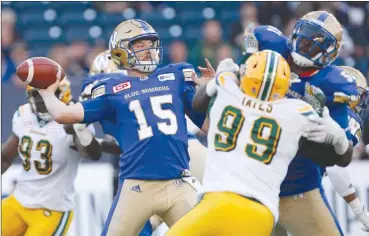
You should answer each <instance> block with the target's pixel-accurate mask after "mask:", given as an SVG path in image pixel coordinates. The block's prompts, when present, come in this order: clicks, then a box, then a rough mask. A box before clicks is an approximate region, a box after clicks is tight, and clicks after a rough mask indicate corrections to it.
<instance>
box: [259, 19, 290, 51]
mask: <svg viewBox="0 0 369 236" xmlns="http://www.w3.org/2000/svg"><path fill="white" fill-rule="evenodd" d="M254 35H255V37H256V39H257V40H258V44H259V50H260V51H262V50H265V49H269V50H273V51H276V52H279V53H281V54H282V51H284V50H285V48H286V40H287V38H286V37H285V36H284V35H283V34H282V32H281V31H280V30H279V29H277V28H275V27H274V26H270V25H262V26H258V27H256V28H255V30H254Z"/></svg>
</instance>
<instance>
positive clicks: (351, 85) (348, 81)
mask: <svg viewBox="0 0 369 236" xmlns="http://www.w3.org/2000/svg"><path fill="white" fill-rule="evenodd" d="M318 76H324V80H323V86H322V90H323V91H327V92H338V91H345V92H346V93H349V95H356V92H357V90H356V84H355V80H354V79H353V78H352V77H350V76H349V75H346V74H345V73H344V71H343V70H342V69H340V68H339V67H337V66H328V67H326V68H324V69H322V70H321V71H320V72H319V73H318Z"/></svg>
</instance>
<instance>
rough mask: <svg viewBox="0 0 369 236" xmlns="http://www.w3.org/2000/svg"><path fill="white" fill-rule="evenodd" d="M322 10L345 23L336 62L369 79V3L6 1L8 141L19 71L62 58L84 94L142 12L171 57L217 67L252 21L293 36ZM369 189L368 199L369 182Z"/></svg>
mask: <svg viewBox="0 0 369 236" xmlns="http://www.w3.org/2000/svg"><path fill="white" fill-rule="evenodd" d="M321 9H324V10H327V11H329V12H331V13H333V14H334V15H335V16H336V17H337V19H338V20H339V21H340V22H341V24H342V26H343V27H344V45H343V48H342V50H341V53H340V56H339V58H338V59H337V60H336V61H335V62H334V64H336V65H348V66H353V67H355V68H357V69H359V70H360V71H361V72H362V73H363V74H364V75H365V76H366V77H367V78H369V2H229V1H227V2H160V1H157V2H77V1H75V2H56V1H55V2H54V1H50V2H1V29H2V30H1V78H2V86H1V98H2V104H1V109H2V110H1V111H2V112H1V116H2V117H1V118H2V124H1V125H2V129H1V137H2V142H4V141H5V140H6V139H7V137H8V135H9V134H10V133H11V119H12V116H13V114H14V112H15V111H16V109H17V108H18V106H20V105H22V104H24V103H25V102H26V97H25V92H24V87H23V85H22V84H21V83H20V82H19V79H18V78H17V77H16V75H15V69H16V67H17V66H18V65H19V64H20V63H21V62H22V61H24V60H25V59H27V58H29V57H34V56H46V57H49V58H51V59H53V60H55V61H56V62H58V63H59V64H60V65H61V66H62V67H63V68H64V70H65V72H66V73H67V76H68V78H69V80H70V81H71V83H72V92H73V95H74V98H78V95H79V93H80V87H81V82H82V80H83V79H84V78H85V77H86V76H87V73H88V70H89V66H90V64H91V63H92V61H93V59H94V58H95V56H96V55H98V54H99V53H100V52H102V51H104V50H106V49H107V47H108V41H109V38H110V35H111V33H112V31H113V30H114V28H115V27H116V26H117V25H118V24H119V23H120V22H122V21H124V20H126V19H132V18H139V19H142V20H145V21H147V22H148V23H149V24H151V25H152V26H153V27H154V29H155V30H156V31H157V32H158V33H159V34H160V37H161V40H162V44H163V47H164V63H177V62H184V61H187V62H189V63H192V64H193V65H194V67H195V68H197V66H198V65H200V66H204V64H205V63H204V58H208V59H209V60H210V62H211V63H212V65H213V66H214V67H215V66H216V65H217V64H218V62H219V61H220V60H222V59H224V58H226V57H232V58H235V59H237V58H238V57H239V56H240V55H241V54H242V35H243V29H244V27H245V26H246V25H250V24H252V25H255V26H258V25H266V24H267V25H273V26H275V27H277V28H278V29H280V30H281V31H282V32H283V33H284V34H285V35H289V34H290V33H291V32H292V29H293V26H294V24H295V22H296V20H297V19H299V18H300V17H301V16H302V15H304V14H305V13H307V12H309V11H312V10H321ZM96 128H97V130H98V132H97V135H98V136H99V137H101V136H102V133H101V129H100V127H99V126H96ZM102 161H103V162H113V163H114V162H115V163H116V162H117V158H115V157H113V158H112V157H109V156H104V157H103V158H102ZM17 162H20V159H17ZM368 179H369V178H368ZM82 185H83V184H82ZM365 186H367V185H365ZM367 192H368V197H367V198H368V204H367V205H369V187H368V189H367ZM102 215H104V214H102ZM345 219H346V218H345ZM100 221H101V220H100ZM100 221H99V222H100ZM102 222H103V220H102ZM353 222H354V221H353ZM100 223H101V222H100ZM80 235H82V234H80ZM88 235H93V234H88ZM355 235H359V234H355Z"/></svg>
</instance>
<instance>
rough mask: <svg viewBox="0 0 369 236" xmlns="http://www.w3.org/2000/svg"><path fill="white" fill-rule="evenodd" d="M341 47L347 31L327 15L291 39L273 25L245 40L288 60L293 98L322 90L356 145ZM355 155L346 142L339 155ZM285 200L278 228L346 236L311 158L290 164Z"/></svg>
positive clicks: (310, 16) (322, 131)
mask: <svg viewBox="0 0 369 236" xmlns="http://www.w3.org/2000/svg"><path fill="white" fill-rule="evenodd" d="M341 45H342V27H341V25H340V23H339V22H338V21H337V19H336V18H335V17H334V16H333V15H332V14H330V13H328V12H325V11H314V12H309V13H307V14H306V15H305V16H303V17H302V18H301V19H300V20H299V21H298V22H297V23H296V25H295V27H294V30H293V33H292V35H291V36H290V37H286V36H284V35H283V34H282V33H281V32H280V31H279V30H278V29H276V28H274V27H272V26H259V27H256V28H255V29H254V30H247V31H246V37H245V48H246V52H248V53H253V52H255V51H258V50H264V49H270V50H274V51H277V52H279V53H280V54H282V56H283V57H284V58H285V59H286V60H287V61H288V63H289V65H290V67H291V71H292V76H293V78H294V83H293V84H292V85H291V88H290V90H289V92H288V97H293V98H302V97H303V96H304V92H305V91H304V88H305V83H307V82H309V83H310V84H311V85H313V86H316V87H318V88H320V89H321V90H322V91H323V92H324V93H325V95H326V97H327V102H326V106H327V107H328V108H329V112H330V115H331V116H332V118H333V119H334V120H335V121H336V122H337V123H338V124H339V125H340V126H341V127H342V128H343V129H345V130H347V137H348V139H349V140H351V134H350V132H349V129H348V123H349V121H348V109H347V105H348V103H350V102H352V101H353V100H354V101H355V100H356V99H357V90H356V86H355V81H354V79H353V78H352V77H351V76H349V75H348V74H347V73H346V72H345V71H343V70H342V69H340V68H338V67H336V66H332V65H330V64H331V63H332V62H333V61H334V60H335V59H336V58H337V55H338V53H339V50H340V48H341ZM327 129H329V127H328V126H321V127H320V128H319V131H318V130H315V131H314V132H313V131H311V132H312V133H311V134H310V135H307V137H309V139H310V140H311V141H318V142H326V143H332V141H333V142H335V140H336V138H335V137H336V136H335V135H333V136H331V135H327V132H326V131H327ZM313 133H314V134H313ZM352 150H353V148H352V143H346V144H345V145H344V146H341V148H339V149H336V152H337V154H340V155H343V156H345V157H346V158H351V156H352ZM316 151H317V153H318V150H316ZM317 156H319V153H318V155H317ZM280 196H281V201H280V219H279V223H280V224H281V225H282V226H283V227H284V228H285V229H286V230H287V231H288V232H290V233H291V234H293V235H296V236H305V235H332V236H334V235H342V231H341V229H340V227H339V224H338V221H337V220H336V218H335V216H334V215H333V212H332V210H331V208H330V206H329V204H328V201H327V199H326V197H325V194H324V190H323V188H322V186H321V175H320V170H319V167H318V166H317V165H316V164H315V163H313V162H312V161H310V160H309V159H307V158H304V157H303V156H301V155H297V156H296V158H295V159H294V160H293V161H292V162H291V164H290V166H289V169H288V173H287V176H286V179H285V180H284V182H283V183H282V185H281V193H280ZM301 212H304V214H301ZM306 225H309V227H306Z"/></svg>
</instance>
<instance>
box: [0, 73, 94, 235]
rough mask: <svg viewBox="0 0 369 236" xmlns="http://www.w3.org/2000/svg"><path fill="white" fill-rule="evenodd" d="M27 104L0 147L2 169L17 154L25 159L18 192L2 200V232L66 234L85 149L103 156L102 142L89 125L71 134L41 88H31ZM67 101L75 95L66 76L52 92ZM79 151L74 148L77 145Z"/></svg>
mask: <svg viewBox="0 0 369 236" xmlns="http://www.w3.org/2000/svg"><path fill="white" fill-rule="evenodd" d="M26 94H27V98H28V103H27V104H25V105H22V106H20V107H19V109H18V110H17V111H16V112H15V114H14V116H13V124H12V125H13V133H12V134H11V136H10V137H9V138H8V140H7V141H6V142H5V143H4V144H3V145H2V147H1V173H4V172H5V171H6V170H7V169H8V168H9V166H10V165H11V164H12V162H13V160H14V158H15V157H16V156H17V153H18V154H19V156H20V157H21V158H22V167H23V170H22V172H21V175H20V178H19V180H18V183H17V185H16V188H15V191H14V193H13V194H12V195H11V196H9V197H8V198H6V199H4V200H2V235H5V236H13V235H65V234H66V233H67V231H68V228H69V226H70V223H71V222H72V218H73V207H74V194H75V190H74V180H75V178H76V175H77V170H78V164H79V162H80V160H81V154H82V155H83V156H84V157H87V158H89V159H93V160H97V159H99V158H100V155H101V153H100V146H99V144H98V142H97V141H96V139H94V138H93V137H90V136H87V137H85V136H84V129H90V130H89V132H92V133H94V129H93V126H89V127H87V128H84V129H81V130H78V132H77V133H76V134H75V135H68V134H67V133H66V132H65V131H64V127H63V125H61V124H58V123H57V122H56V121H55V120H53V119H52V116H51V115H50V114H49V113H48V111H47V109H46V106H45V104H44V102H43V100H42V98H41V96H40V94H39V93H38V91H37V89H35V88H32V87H30V86H28V87H27V89H26ZM53 96H54V98H55V99H57V100H58V101H60V102H61V103H63V104H69V103H70V101H71V99H72V95H71V90H70V84H69V81H68V80H67V79H66V78H64V79H63V80H62V82H61V83H60V84H59V86H58V87H57V88H56V91H55V93H54V94H53ZM74 146H75V148H76V150H78V151H79V152H80V153H78V152H77V151H75V150H74V148H73V147H74Z"/></svg>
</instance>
